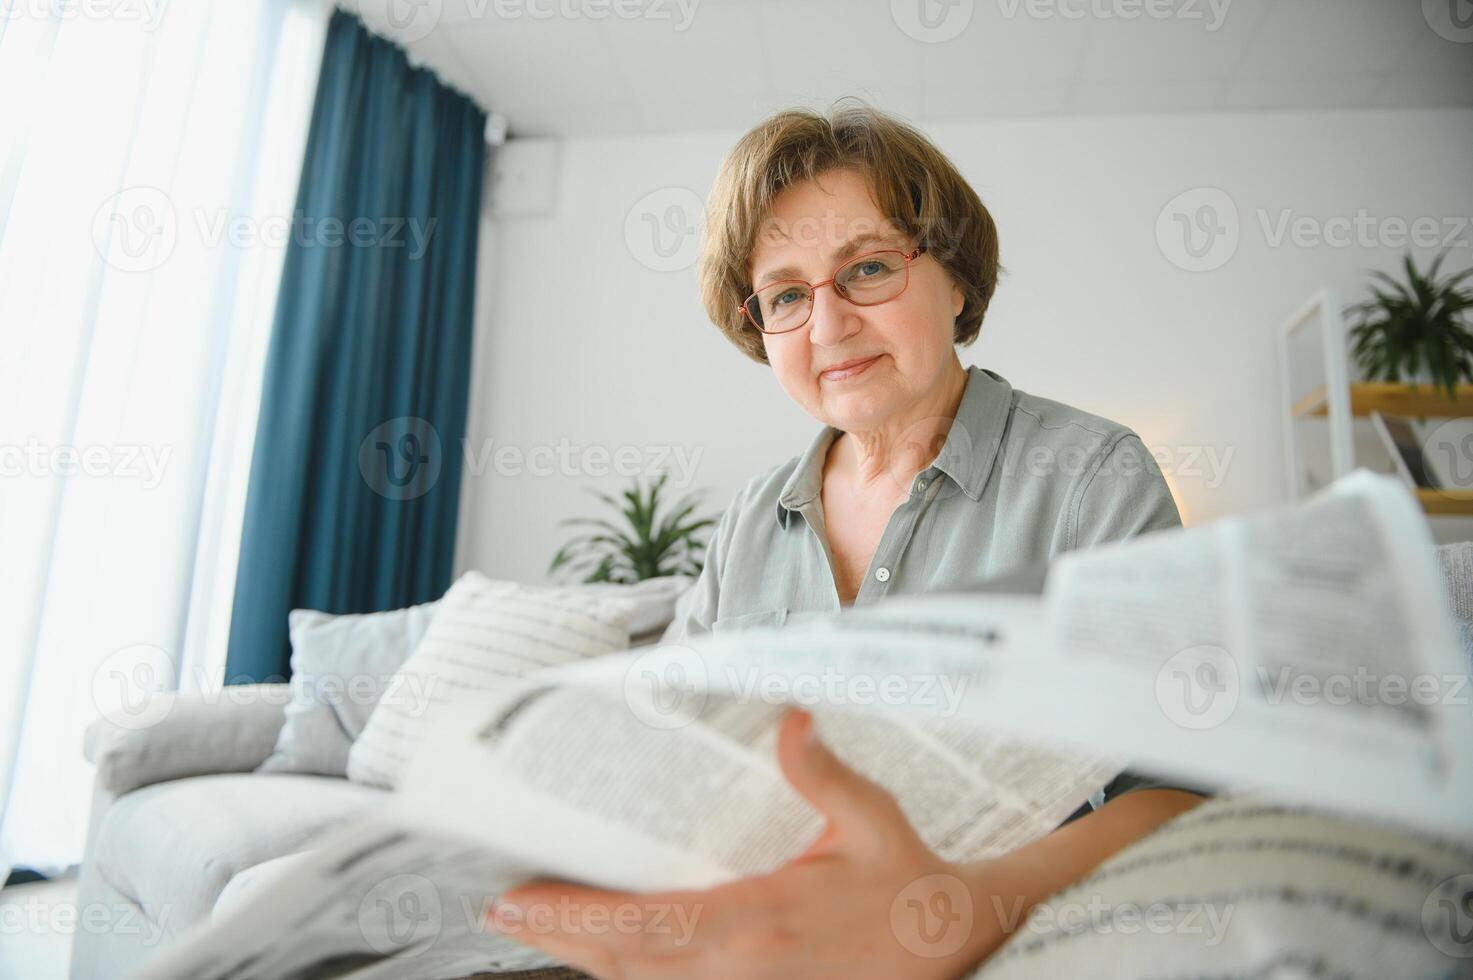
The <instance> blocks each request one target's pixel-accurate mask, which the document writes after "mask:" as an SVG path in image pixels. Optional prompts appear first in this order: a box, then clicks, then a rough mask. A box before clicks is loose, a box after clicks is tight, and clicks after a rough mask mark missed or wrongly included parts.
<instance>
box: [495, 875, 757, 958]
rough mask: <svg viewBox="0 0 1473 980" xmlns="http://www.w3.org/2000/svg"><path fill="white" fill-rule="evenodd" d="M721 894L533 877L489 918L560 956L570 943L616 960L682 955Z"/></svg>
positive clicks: (692, 945)
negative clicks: (637, 890) (644, 890)
mask: <svg viewBox="0 0 1473 980" xmlns="http://www.w3.org/2000/svg"><path fill="white" fill-rule="evenodd" d="M726 887H727V888H729V887H730V886H726ZM725 894H726V893H725V892H724V891H723V890H722V889H713V890H711V891H707V892H691V891H681V892H662V893H650V894H643V895H641V894H633V893H629V892H616V891H607V890H605V889H601V888H587V887H584V886H582V885H573V884H568V883H565V882H559V881H532V882H528V883H526V884H524V885H519V886H518V887H516V888H513V889H511V890H510V891H508V892H506V894H504V895H502V896H501V897H500V898H499V899H497V901H496V903H495V905H494V906H493V907H492V910H491V916H490V921H491V923H492V924H493V925H495V926H496V927H497V929H499V930H500V931H501V932H503V933H505V934H506V935H508V936H511V937H512V938H514V939H519V940H521V941H523V942H526V943H528V944H529V945H533V946H537V947H538V948H539V949H545V950H547V952H549V953H551V954H552V955H554V956H559V957H561V956H562V955H563V952H564V951H566V950H567V949H570V948H576V949H579V950H582V951H584V952H585V953H592V954H594V955H596V956H603V955H607V956H609V957H614V958H618V959H620V960H622V959H625V958H629V957H635V958H641V959H643V958H660V957H684V956H685V955H687V954H689V953H690V952H691V951H692V950H693V949H694V948H695V945H696V940H697V930H698V929H700V930H702V931H704V927H705V926H706V925H707V921H706V920H707V919H708V918H709V917H710V916H711V914H712V909H711V906H712V905H713V904H717V905H719V904H721V903H722V902H723V901H724V900H725V899H724V897H723V896H724V895H725ZM713 897H714V902H713ZM554 945H555V946H556V947H557V948H556V949H554V948H553V947H554Z"/></svg>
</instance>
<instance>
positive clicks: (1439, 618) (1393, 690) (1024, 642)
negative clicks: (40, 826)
mask: <svg viewBox="0 0 1473 980" xmlns="http://www.w3.org/2000/svg"><path fill="white" fill-rule="evenodd" d="M1467 685H1468V673H1467V668H1466V665H1465V664H1464V663H1462V662H1461V660H1460V657H1459V654H1458V653H1457V650H1456V641H1455V638H1454V634H1453V629H1452V624H1451V620H1450V617H1449V614H1448V612H1447V610H1446V609H1445V608H1444V605H1443V598H1442V589H1441V588H1440V586H1439V584H1438V578H1437V572H1436V569H1435V567H1434V558H1433V552H1432V547H1431V541H1430V537H1429V534H1428V530H1427V527H1426V523H1425V520H1424V519H1423V518H1422V517H1421V515H1420V512H1419V511H1418V510H1417V509H1416V505H1415V503H1414V502H1413V501H1411V500H1410V498H1409V495H1408V494H1407V493H1406V491H1405V490H1404V489H1402V488H1401V487H1400V486H1399V485H1397V484H1396V483H1395V482H1394V481H1391V480H1388V479H1385V478H1381V477H1375V476H1372V475H1370V474H1365V473H1356V474H1353V475H1352V476H1351V477H1348V478H1346V479H1344V480H1342V481H1340V482H1338V483H1337V484H1335V485H1334V486H1333V487H1331V488H1329V489H1328V490H1327V491H1325V492H1322V493H1321V494H1320V495H1319V496H1317V497H1315V498H1313V499H1312V500H1310V501H1309V502H1307V503H1306V504H1303V505H1301V506H1299V507H1296V508H1293V509H1290V510H1282V511H1270V512H1266V513H1260V514H1252V515H1245V516H1242V517H1235V518H1231V519H1224V520H1221V521H1217V522H1215V523H1213V524H1211V525H1207V526H1203V527H1201V528H1193V529H1189V530H1185V531H1172V532H1161V533H1157V534H1153V535H1149V536H1145V537H1142V538H1138V539H1133V540H1130V541H1126V542H1122V543H1119V544H1113V545H1107V546H1103V547H1099V548H1096V549H1093V550H1091V551H1087V552H1082V553H1076V554H1071V555H1069V556H1066V557H1064V558H1062V559H1060V560H1058V561H1057V562H1056V563H1055V565H1054V566H1053V568H1052V569H1051V571H1050V574H1049V579H1048V584H1047V588H1046V591H1045V594H1044V595H1043V596H1042V597H1027V596H999V595H990V594H989V595H980V594H975V593H974V594H967V593H945V594H932V595H927V596H916V597H904V598H896V599H892V600H886V601H884V602H881V603H878V604H876V605H873V606H869V607H863V608H855V609H848V610H844V611H843V612H841V613H839V614H835V615H830V616H815V617H806V618H805V617H798V618H796V619H795V618H794V617H790V618H789V622H788V623H787V624H785V625H784V626H782V627H777V628H763V629H751V630H744V631H741V632H740V633H729V632H722V633H717V634H703V635H702V636H699V637H693V638H690V640H689V641H688V642H686V643H684V644H679V645H673V644H672V645H659V646H654V647H647V648H643V649H637V650H632V651H628V652H626V653H623V654H616V655H611V656H605V657H600V658H596V659H594V660H589V661H584V662H582V663H578V664H572V665H567V666H562V667H556V668H551V669H546V670H541V671H537V672H535V673H532V674H529V675H527V676H524V677H520V678H508V680H507V682H506V684H505V685H504V686H500V687H498V688H497V689H495V690H492V691H487V692H486V693H485V696H484V697H482V698H479V699H477V700H475V701H474V702H471V703H466V704H462V705H457V706H456V707H455V708H454V709H453V710H450V711H447V712H446V713H445V714H444V715H443V716H442V717H440V718H438V719H436V721H435V724H434V725H433V726H432V728H431V730H430V732H429V733H428V734H427V736H426V738H425V739H424V741H423V742H422V743H421V745H420V747H419V750H418V752H417V754H416V756H415V757H414V759H413V760H412V762H411V764H410V766H409V768H408V771H407V773H406V775H405V779H404V781H403V782H402V783H401V786H400V789H399V791H398V792H397V793H396V794H395V796H394V798H393V801H392V803H391V804H389V805H388V806H387V807H385V808H384V809H382V810H381V811H380V812H378V813H375V814H374V815H373V816H371V817H369V818H365V819H364V820H362V821H360V822H359V823H357V824H355V825H353V826H351V827H349V828H347V829H341V830H337V831H333V832H329V833H328V834H326V835H325V836H324V837H323V838H320V839H319V840H318V841H316V842H315V844H316V846H315V847H313V848H312V849H310V850H308V851H307V852H305V853H304V854H302V855H300V856H297V857H295V858H292V859H288V864H289V868H288V869H286V870H285V871H284V872H283V873H281V874H280V876H279V878H277V879H276V880H274V881H268V882H265V883H262V884H261V885H260V886H259V887H258V888H257V889H256V890H255V891H254V892H252V893H251V894H248V895H246V896H245V898H244V899H242V900H241V901H240V902H239V903H237V904H236V905H235V906H234V907H232V908H231V909H230V910H229V911H228V914H225V915H217V916H216V918H215V920H214V921H213V922H211V923H210V924H209V925H208V926H207V927H205V928H202V929H199V930H197V931H196V932H195V933H194V934H193V935H191V936H188V937H185V938H184V939H183V940H182V941H181V942H180V944H179V945H177V946H175V947H173V948H171V949H168V950H166V951H164V953H163V954H161V955H160V956H159V957H158V959H156V960H155V961H154V962H153V963H151V964H150V965H149V966H148V967H146V968H145V969H144V971H143V972H142V973H140V974H139V976H140V977H144V978H154V980H165V978H185V977H189V978H222V980H223V978H232V980H236V978H253V977H262V978H265V977H273V978H274V977H303V978H305V977H321V976H348V975H351V976H353V977H365V978H366V977H399V976H416V977H457V976H465V975H468V974H471V973H476V972H506V971H512V970H519V969H528V968H531V967H535V966H539V965H550V964H551V963H552V961H551V960H548V959H547V958H545V957H543V956H542V955H541V954H538V953H535V952H533V951H531V950H529V949H528V948H526V947H524V946H522V945H520V944H517V943H516V942H514V941H513V940H511V939H509V938H508V937H504V936H501V935H499V934H497V933H496V932H495V930H494V929H493V928H492V927H490V926H488V925H486V924H485V920H484V913H485V911H486V909H487V908H488V906H489V902H490V901H491V900H492V899H493V898H494V897H495V895H496V894H497V893H498V892H499V891H500V890H502V889H504V888H505V887H507V886H508V885H510V884H512V883H515V882H517V881H520V880H524V879H526V878H528V877H533V876H538V877H541V876H554V877H562V878H567V879H572V880H578V881H583V882H586V883H590V884H594V885H597V886H602V887H607V888H614V889H620V890H625V891H633V892H641V891H648V890H654V889H668V888H702V887H708V886H711V885H715V884H718V883H721V882H724V881H729V880H732V879H734V878H737V877H741V876H745V875H751V874H757V873H761V872H763V871H766V870H771V869H773V868H776V867H779V866H780V865H782V864H783V863H785V862H786V861H788V860H790V859H791V858H793V857H795V856H797V855H798V854H800V853H801V852H802V851H803V850H804V849H806V848H807V847H808V846H809V845H810V844H811V843H812V842H813V841H814V840H815V839H816V837H817V836H818V834H819V833H820V832H821V830H822V826H821V820H820V818H819V816H818V814H817V813H816V812H815V811H814V810H813V809H812V808H811V807H810V806H809V805H808V804H807V803H806V802H805V801H803V800H802V799H801V798H800V797H798V796H797V795H796V794H795V793H794V792H793V791H792V790H791V788H790V787H789V786H788V785H787V784H786V782H785V781H784V780H783V778H782V776H781V773H780V772H779V770H778V768H777V764H776V758H775V740H776V730H777V726H778V723H779V719H780V718H781V715H782V714H783V712H784V710H785V707H786V706H787V705H792V704H798V705H802V706H804V707H807V708H808V709H809V710H811V711H813V713H814V717H815V723H816V725H817V727H818V731H819V733H820V735H821V737H822V738H823V739H824V741H825V743H826V744H828V745H830V746H831V747H832V748H833V749H834V751H835V752H836V753H837V754H838V755H839V756H840V757H841V758H842V759H843V760H844V761H845V762H847V763H848V764H850V765H851V766H853V767H854V768H856V769H857V770H859V771H860V772H862V773H864V774H865V775H867V776H869V777H870V778H871V779H874V780H875V781H876V782H879V783H880V784H881V785H883V786H885V787H886V788H887V789H888V790H889V791H890V792H891V793H893V794H894V795H895V797H896V798H897V800H898V801H899V803H900V805H901V807H902V809H903V810H904V811H905V813H906V815H907V817H908V818H909V819H910V821H911V823H912V824H913V825H914V826H915V827H916V830H917V832H918V833H919V834H920V836H921V837H922V838H923V839H924V840H925V841H926V843H927V844H928V845H929V846H931V847H932V848H933V849H934V850H935V851H937V852H938V853H940V854H942V855H943V856H945V857H948V858H951V859H958V860H967V859H974V858H978V857H983V856H986V855H989V854H994V853H999V852H1003V851H1007V850H1011V849H1013V848H1016V847H1018V846H1021V845H1022V844H1025V843H1027V842H1029V841H1031V840H1034V839H1036V838H1038V837H1040V836H1042V835H1044V834H1047V833H1048V832H1050V831H1051V830H1052V829H1054V828H1055V827H1057V826H1058V825H1059V823H1060V822H1062V821H1063V820H1064V819H1065V818H1067V817H1068V816H1069V815H1070V814H1071V813H1073V812H1074V811H1075V810H1076V809H1077V808H1078V807H1079V806H1080V805H1081V804H1083V803H1085V801H1086V800H1087V799H1089V798H1090V797H1091V796H1095V798H1096V799H1097V798H1098V796H1097V793H1098V790H1099V789H1100V788H1101V787H1102V786H1104V785H1105V784H1106V783H1107V782H1108V781H1109V780H1110V779H1111V778H1112V777H1113V776H1114V775H1116V774H1117V773H1119V772H1120V771H1121V770H1122V768H1123V760H1129V761H1130V762H1131V766H1132V768H1133V769H1135V768H1147V769H1149V771H1150V772H1152V773H1153V774H1176V775H1180V776H1181V777H1182V779H1183V780H1184V781H1187V782H1188V783H1189V784H1191V785H1203V786H1219V787H1225V788H1253V789H1255V790H1259V791H1265V792H1271V793H1274V794H1277V795H1278V796H1280V797H1281V798H1287V799H1291V800H1296V801H1306V802H1312V803H1318V804H1324V805H1330V806H1334V807H1336V808H1339V809H1343V810H1346V811H1349V812H1353V813H1363V814H1366V815H1371V816H1376V817H1383V818H1391V819H1393V820H1398V821H1402V822H1405V823H1408V824H1411V825H1415V826H1419V827H1426V828H1431V829H1434V830H1437V831H1440V832H1449V833H1454V834H1459V835H1462V836H1469V837H1473V769H1470V765H1469V758H1468V756H1469V753H1470V751H1473V738H1470V737H1469V736H1470V734H1473V710H1470V709H1469V707H1468V705H1467V701H1468V688H1467ZM686 925H687V926H688V925H689V924H686ZM672 927H673V928H680V927H681V924H679V923H673V924H672Z"/></svg>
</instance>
